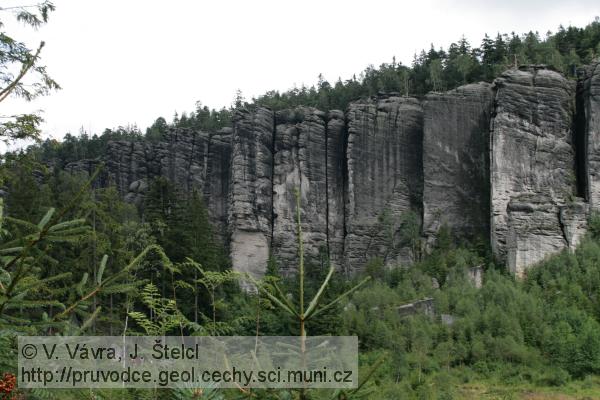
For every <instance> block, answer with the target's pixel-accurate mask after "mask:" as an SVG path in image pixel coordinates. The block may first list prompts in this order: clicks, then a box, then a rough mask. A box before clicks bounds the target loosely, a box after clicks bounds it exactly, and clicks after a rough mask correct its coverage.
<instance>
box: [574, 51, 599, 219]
mask: <svg viewBox="0 0 600 400" xmlns="http://www.w3.org/2000/svg"><path fill="white" fill-rule="evenodd" d="M581 74H582V76H581V78H580V91H579V92H578V100H579V101H578V105H579V104H581V108H578V112H579V119H580V129H582V130H583V134H582V135H583V137H584V138H583V142H584V146H583V147H584V148H583V157H584V166H585V169H584V171H583V173H584V175H585V178H584V179H585V182H586V184H587V187H586V199H587V200H588V201H589V203H590V207H591V209H592V210H595V211H598V210H600V63H594V64H592V65H590V66H588V67H586V68H583V69H582V70H581Z"/></svg>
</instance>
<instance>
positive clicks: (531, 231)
mask: <svg viewBox="0 0 600 400" xmlns="http://www.w3.org/2000/svg"><path fill="white" fill-rule="evenodd" d="M495 85H496V99H495V104H496V107H495V116H494V118H493V120H492V134H491V136H492V141H491V152H490V165H491V167H490V171H491V178H490V184H491V203H492V206H491V207H492V216H491V236H492V240H491V243H492V248H493V250H494V253H495V254H496V256H497V257H498V258H499V259H501V260H505V259H507V256H508V264H509V265H510V266H511V269H513V270H515V271H520V270H521V269H522V268H523V267H524V266H526V265H530V264H532V263H535V262H537V261H539V260H540V255H542V254H552V253H554V252H556V251H557V250H560V249H562V248H563V247H564V246H565V244H566V241H565V239H564V237H562V235H558V232H560V231H561V228H560V222H559V220H558V210H559V209H558V207H560V206H564V205H565V204H566V203H567V202H568V201H569V200H570V199H571V198H572V197H573V196H575V195H576V170H575V151H574V146H573V136H574V132H573V130H572V129H573V116H574V111H575V110H574V105H575V102H574V95H575V83H574V82H572V81H569V80H568V79H566V78H565V77H564V76H562V75H561V74H559V73H557V72H554V71H550V70H546V69H537V68H528V69H519V70H509V71H506V72H504V73H503V74H502V75H501V76H500V77H499V78H497V79H496V81H495ZM511 201H515V202H516V204H517V205H516V206H509V203H511ZM522 203H526V205H522ZM521 210H537V211H543V212H544V213H546V214H547V215H546V216H544V217H538V215H539V212H534V213H531V212H527V215H529V216H530V217H531V218H527V217H524V216H523V215H522V213H521ZM512 212H514V213H515V215H514V216H512V215H511V213H512ZM549 214H552V215H553V217H552V218H550V217H549ZM525 231H526V232H525ZM515 235H517V237H515ZM523 235H525V236H523ZM559 236H560V237H559ZM523 241H524V242H526V244H525V246H526V247H527V251H522V250H518V249H515V246H516V247H517V248H520V246H521V242H523ZM515 257H517V258H516V259H515Z"/></svg>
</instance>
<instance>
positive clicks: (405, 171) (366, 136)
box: [344, 97, 423, 272]
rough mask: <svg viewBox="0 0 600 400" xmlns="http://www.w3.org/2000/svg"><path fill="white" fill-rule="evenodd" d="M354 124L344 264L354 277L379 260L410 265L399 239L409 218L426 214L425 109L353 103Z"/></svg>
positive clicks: (396, 101) (400, 101)
mask: <svg viewBox="0 0 600 400" xmlns="http://www.w3.org/2000/svg"><path fill="white" fill-rule="evenodd" d="M346 117H347V120H348V145H347V154H346V156H347V164H348V189H347V191H348V193H347V199H346V209H345V213H346V216H345V218H346V238H345V244H344V253H345V254H344V264H345V267H346V268H347V270H348V271H349V272H353V271H356V270H358V269H360V268H361V267H363V266H364V265H365V263H367V262H368V261H369V260H370V259H372V258H374V257H380V258H382V259H383V260H384V261H385V262H386V263H395V262H408V261H410V259H411V253H410V248H409V246H407V245H406V244H405V243H402V242H401V240H399V239H400V238H399V237H398V227H399V224H400V223H401V221H402V217H403V215H405V213H407V212H409V211H413V212H416V213H417V214H418V215H420V207H421V198H422V192H423V189H422V187H423V186H422V185H423V168H422V132H423V110H422V108H421V105H420V103H419V102H418V101H417V100H416V99H412V98H402V97H389V98H385V97H381V98H378V99H371V100H366V101H360V102H355V103H352V104H351V105H350V106H349V108H348V111H347V115H346Z"/></svg>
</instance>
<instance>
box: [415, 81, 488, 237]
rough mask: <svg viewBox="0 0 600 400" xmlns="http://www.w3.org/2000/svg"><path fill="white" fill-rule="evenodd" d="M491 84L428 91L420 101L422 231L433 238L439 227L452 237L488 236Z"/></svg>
mask: <svg viewBox="0 0 600 400" xmlns="http://www.w3.org/2000/svg"><path fill="white" fill-rule="evenodd" d="M493 94H494V93H493V91H492V89H491V85H489V84H487V83H478V84H471V85H465V86H461V87H459V88H457V89H455V90H452V91H449V92H446V93H430V94H428V95H427V97H426V100H425V102H424V105H423V108H424V113H425V114H424V137H423V171H424V172H423V176H424V188H423V231H424V235H425V236H426V238H427V242H428V243H429V244H431V243H432V242H434V240H435V237H436V233H437V231H438V230H439V229H440V227H441V226H442V225H445V226H447V227H448V228H449V229H450V230H451V231H452V233H453V234H454V235H456V237H466V238H475V237H479V238H487V237H488V236H489V209H490V199H489V183H488V182H489V162H488V160H489V157H488V154H489V140H490V136H489V135H490V132H489V127H490V118H491V113H492V109H493V104H492V100H493Z"/></svg>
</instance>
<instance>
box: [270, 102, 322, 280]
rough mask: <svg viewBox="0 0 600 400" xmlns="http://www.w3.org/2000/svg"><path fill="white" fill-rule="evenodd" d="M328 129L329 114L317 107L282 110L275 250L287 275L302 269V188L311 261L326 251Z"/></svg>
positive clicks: (276, 165)
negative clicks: (298, 212)
mask: <svg viewBox="0 0 600 400" xmlns="http://www.w3.org/2000/svg"><path fill="white" fill-rule="evenodd" d="M326 130H327V122H326V114H325V113H324V112H322V111H319V110H316V109H314V108H297V109H295V110H287V111H282V112H278V113H277V117H276V128H275V155H274V176H273V215H274V220H273V246H272V252H273V256H274V257H275V258H276V259H277V261H278V263H279V267H280V271H282V272H283V273H288V272H290V271H294V270H295V269H296V268H297V264H296V263H297V261H298V252H297V243H298V241H297V239H296V238H297V234H296V232H297V226H296V196H295V192H296V190H297V189H299V190H300V197H301V199H300V202H301V205H302V207H301V217H302V231H303V238H304V250H305V256H306V261H307V262H312V263H315V262H318V260H319V254H320V253H322V254H323V255H325V254H326V253H327V145H326V141H327V140H326V139H327V138H326Z"/></svg>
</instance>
